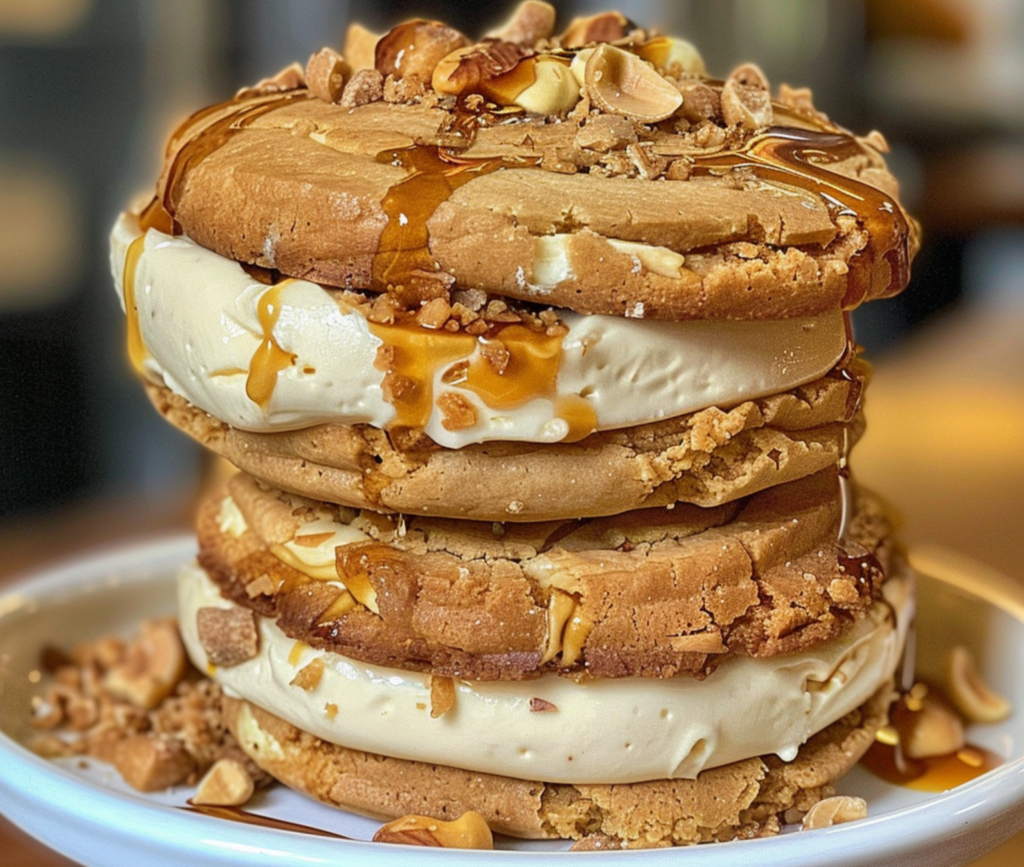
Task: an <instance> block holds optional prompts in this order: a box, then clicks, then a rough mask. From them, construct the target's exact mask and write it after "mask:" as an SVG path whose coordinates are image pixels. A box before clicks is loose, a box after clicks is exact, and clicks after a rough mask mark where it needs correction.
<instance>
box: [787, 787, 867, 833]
mask: <svg viewBox="0 0 1024 867" xmlns="http://www.w3.org/2000/svg"><path fill="white" fill-rule="evenodd" d="M867 816H868V805H867V801H865V800H864V799H863V798H852V797H849V796H846V795H842V796H840V795H837V796H835V797H833V798H824V799H823V800H821V801H818V803H817V804H815V805H814V806H813V807H811V809H810V810H808V811H807V815H806V816H804V820H803V828H804V830H805V831H812V830H814V829H816V828H831V827H832V826H833V825H841V824H843V823H844V822H855V821H857V820H858V819H866V818H867Z"/></svg>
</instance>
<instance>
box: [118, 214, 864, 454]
mask: <svg viewBox="0 0 1024 867" xmlns="http://www.w3.org/2000/svg"><path fill="white" fill-rule="evenodd" d="M140 236H141V231H140V229H139V226H138V221H137V220H136V218H135V217H134V216H133V215H130V214H124V215H122V217H121V218H120V219H119V220H118V221H117V223H116V225H115V226H114V229H113V233H112V236H111V266H112V270H113V273H114V278H115V282H116V285H117V290H118V292H119V294H120V296H121V305H122V308H124V309H126V313H127V315H128V316H129V317H130V323H129V327H130V328H134V323H137V325H138V335H139V337H140V339H141V343H142V344H143V346H144V350H145V351H144V353H143V357H142V358H141V359H138V363H139V364H140V365H141V366H142V368H143V373H144V374H145V375H146V376H147V377H149V378H151V379H152V380H154V381H156V382H163V383H164V384H166V385H167V386H168V387H169V388H170V389H171V390H173V391H174V392H176V393H177V394H179V395H181V396H182V397H184V398H185V399H186V400H188V401H189V402H190V403H192V404H193V405H195V406H197V407H198V408H200V409H202V410H205V411H206V412H209V413H210V414H211V415H213V416H215V417H217V418H219V419H221V420H222V421H225V422H227V423H228V424H231V425H233V426H235V427H238V428H241V429H244V430H252V431H273V430H286V429H295V428H301V427H306V426H310V425H314V424H319V423H323V422H340V423H343V424H356V423H369V424H372V425H374V426H376V427H380V428H387V427H388V426H389V425H391V424H392V423H393V422H395V419H396V411H395V406H394V405H393V404H392V403H390V402H389V401H388V400H387V399H386V397H385V392H384V388H383V387H382V386H383V384H384V372H383V371H382V370H381V369H380V368H379V367H378V366H375V362H376V363H379V359H380V356H379V354H378V353H379V350H380V349H381V348H382V346H383V345H384V341H383V340H382V339H381V337H379V336H378V335H379V333H381V332H382V331H386V329H380V328H376V329H374V328H371V325H370V323H368V322H367V320H366V318H365V317H364V316H363V315H362V314H361V313H360V312H358V311H357V310H354V309H352V308H350V307H348V306H346V305H345V304H343V303H342V302H340V301H338V300H337V298H336V295H332V294H331V293H330V292H329V291H327V290H325V289H324V288H322V287H321V286H319V285H318V284H315V283H311V282H308V281H305V280H286V281H283V282H282V283H280V284H277V285H276V286H267V285H264V284H262V283H259V282H258V281H256V280H254V279H253V278H252V277H251V276H250V275H249V274H247V273H246V271H245V270H244V269H243V268H242V267H241V266H240V265H239V264H238V263H237V262H234V261H232V260H230V259H227V258H224V257H222V256H220V255H218V254H216V253H213V252H212V251H210V250H207V249H205V248H203V247H200V246H199V245H198V244H196V243H194V242H193V241H191V240H190V239H189V238H187V237H183V236H178V237H171V236H169V235H165V234H162V233H161V232H158V231H156V230H154V229H150V230H148V231H147V232H146V233H145V236H144V240H138V239H139V238H140ZM556 240H557V239H556ZM136 241H138V245H136V246H135V247H134V248H133V244H134V243H135V242H136ZM139 245H141V249H140V246H139ZM641 246H642V245H635V244H634V245H632V246H631V248H630V249H631V250H632V254H633V255H634V256H635V258H636V261H637V267H639V268H649V267H655V266H656V263H658V262H661V261H662V259H664V256H663V255H657V254H659V252H660V251H661V250H662V248H655V247H651V248H645V250H640V251H639V252H638V251H637V250H635V249H633V248H638V247H641ZM130 250H131V252H132V255H131V257H130V259H131V262H132V264H131V265H130V269H131V273H130V274H129V276H128V278H127V279H126V276H125V263H126V260H128V259H129V251H130ZM665 252H671V251H665ZM641 253H642V254H643V255H641ZM673 255H674V254H673ZM645 262H646V263H647V264H644V263H645ZM656 269H657V268H656V267H655V270H656ZM126 294H128V295H130V296H131V297H130V298H128V299H127V301H126ZM632 312H633V314H634V315H637V312H636V311H632ZM561 318H562V321H563V322H564V324H565V325H566V326H567V328H568V333H567V334H566V335H565V336H564V338H563V339H562V341H561V345H560V347H559V348H558V351H559V355H560V357H559V358H558V359H557V378H556V380H555V382H554V385H553V388H548V389H547V391H544V392H539V391H538V392H531V388H530V384H529V383H527V387H526V388H525V389H523V388H522V384H520V386H519V390H520V391H522V392H523V397H522V399H515V400H513V401H512V404H514V405H509V403H508V402H507V401H506V403H505V404H503V405H501V406H492V405H490V403H489V402H488V401H489V400H491V402H492V403H493V399H491V398H488V397H487V396H481V393H480V392H479V390H474V389H472V388H470V387H467V386H466V384H465V383H462V382H460V381H458V377H453V376H452V371H453V370H455V369H456V368H458V366H459V364H460V362H462V361H468V362H470V363H471V364H472V363H476V362H480V361H481V359H482V358H484V357H485V356H484V352H485V350H486V346H485V344H486V341H483V340H480V341H475V342H474V341H467V340H466V338H465V335H458V337H460V338H462V345H463V346H465V345H466V344H467V343H468V344H469V345H470V348H469V350H468V351H466V352H464V353H463V354H462V355H461V356H458V355H456V356H454V357H453V356H451V355H448V356H446V357H445V358H444V360H443V362H442V361H441V360H440V359H438V360H437V362H436V363H435V362H434V360H433V359H422V360H421V361H420V362H418V363H421V364H425V365H427V368H428V369H427V382H428V383H430V385H431V388H432V394H431V396H430V398H431V405H430V407H429V418H427V420H426V422H425V423H424V424H423V429H424V431H425V432H426V433H427V435H428V436H430V437H431V438H432V439H433V440H434V441H435V442H437V443H439V444H440V445H442V446H446V447H448V448H460V447H462V446H465V445H468V444H470V443H478V442H485V441H489V440H515V441H524V442H537V443H552V442H560V441H562V440H565V439H566V438H567V437H569V436H570V435H571V436H572V437H578V436H581V435H585V434H586V433H588V432H590V431H591V430H607V429H615V428H622V427H629V426H633V425H637V424H643V423H645V422H650V421H656V420H659V419H665V418H672V417H674V416H678V415H682V414H685V413H689V412H694V411H697V410H700V409H704V408H707V407H709V406H732V405H735V404H737V403H740V402H742V401H744V400H748V399H752V398H756V397H764V396H766V395H769V394H775V393H777V392H781V391H785V390H787V389H790V388H794V387H796V386H798V385H801V384H804V383H806V382H810V381H812V380H814V379H817V378H819V377H820V376H822V375H824V374H825V373H827V372H828V371H829V370H830V369H831V368H832V367H833V366H834V365H835V364H836V362H837V361H838V360H839V359H840V358H841V357H842V356H843V354H844V352H845V351H846V347H847V336H846V328H845V323H844V320H843V315H842V313H841V312H839V311H836V312H834V313H829V314H825V315H822V316H818V317H810V318H797V319H790V320H781V321H767V322H724V321H691V322H663V321H653V320H648V321H642V320H638V319H630V318H626V317H616V316H584V315H580V314H576V313H573V312H571V311H563V312H562V313H561ZM435 334H436V335H437V338H438V340H437V342H435V344H433V346H434V347H435V349H432V350H431V351H432V352H433V351H438V352H440V350H441V349H443V350H444V351H445V352H447V350H448V348H449V347H448V346H447V343H454V339H455V336H451V337H452V339H451V340H450V341H449V340H448V336H446V335H447V333H446V332H444V333H442V332H435ZM474 343H475V345H473V344H474ZM436 347H440V349H436ZM257 366H259V367H260V370H256V371H255V373H256V374H258V377H257V378H258V379H259V380H260V383H261V386H260V387H261V389H262V392H261V393H262V395H263V396H262V397H260V396H259V395H257V397H256V398H254V397H253V396H251V395H252V393H253V389H252V388H251V387H250V386H251V384H252V380H253V375H254V368H256V367H257ZM499 379H500V377H499ZM452 396H454V397H455V398H457V399H458V401H460V402H461V403H463V404H465V405H468V406H469V407H471V408H472V410H473V412H472V414H471V417H472V418H474V419H475V420H474V421H473V423H471V424H469V423H467V421H466V416H465V414H463V418H462V419H461V420H460V421H459V422H458V423H457V424H453V423H452V420H451V418H448V417H447V416H446V411H445V409H444V406H443V405H444V404H445V400H446V399H447V400H448V406H449V407H450V406H451V398H452ZM581 418H583V419H584V421H583V422H581V421H580V419H581ZM581 424H582V428H581ZM453 428H455V429H453Z"/></svg>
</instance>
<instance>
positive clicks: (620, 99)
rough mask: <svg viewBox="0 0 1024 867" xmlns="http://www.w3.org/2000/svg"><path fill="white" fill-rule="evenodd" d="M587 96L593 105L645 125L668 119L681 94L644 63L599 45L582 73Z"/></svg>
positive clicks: (675, 108) (616, 49) (626, 54)
mask: <svg viewBox="0 0 1024 867" xmlns="http://www.w3.org/2000/svg"><path fill="white" fill-rule="evenodd" d="M584 82H585V87H586V91H587V93H588V94H589V95H590V99H591V101H592V102H593V104H594V106H595V107H597V108H599V109H601V110H602V111H606V112H609V113H610V114H621V115H625V116H627V117H631V118H635V119H637V120H639V121H642V122H644V123H655V122H657V121H659V120H664V119H665V118H667V117H671V116H672V115H673V114H675V113H676V111H677V110H678V109H679V107H680V106H681V105H682V104H683V95H682V94H681V93H680V92H679V89H678V88H677V87H676V86H675V85H673V84H672V83H671V82H670V81H668V80H666V79H665V78H664V77H662V75H661V73H659V72H658V71H657V70H656V69H655V68H654V67H653V66H651V65H650V64H649V63H648V62H647V61H645V60H641V59H640V58H639V57H637V56H636V55H635V54H631V53H630V52H628V51H623V50H622V49H621V48H616V47H615V46H614V45H599V46H598V47H597V48H596V49H595V50H594V52H593V53H592V54H591V55H590V57H589V59H588V60H587V66H586V69H585V71H584Z"/></svg>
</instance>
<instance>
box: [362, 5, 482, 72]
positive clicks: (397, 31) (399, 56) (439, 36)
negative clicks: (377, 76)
mask: <svg viewBox="0 0 1024 867" xmlns="http://www.w3.org/2000/svg"><path fill="white" fill-rule="evenodd" d="M468 44H469V40H468V39H466V37H465V36H463V35H462V34H461V33H459V31H458V30H455V29H453V28H451V27H449V26H448V25H447V24H442V23H441V22H439V21H424V20H422V19H417V20H415V21H408V22H406V23H405V24H399V25H398V26H397V27H394V28H392V29H391V30H390V31H389V32H388V33H386V34H384V36H382V37H381V38H380V41H379V42H378V43H377V47H376V49H375V50H374V66H375V67H376V68H377V69H378V70H379V71H380V72H381V74H383V75H384V76H385V77H386V76H388V75H393V76H394V77H395V78H396V79H411V80H413V81H418V82H424V83H429V82H430V79H431V77H432V76H433V74H434V67H436V66H437V64H438V63H440V62H441V60H442V59H443V58H444V57H446V56H447V55H449V54H451V53H452V52H453V51H455V49H456V48H462V47H463V46H464V45H468Z"/></svg>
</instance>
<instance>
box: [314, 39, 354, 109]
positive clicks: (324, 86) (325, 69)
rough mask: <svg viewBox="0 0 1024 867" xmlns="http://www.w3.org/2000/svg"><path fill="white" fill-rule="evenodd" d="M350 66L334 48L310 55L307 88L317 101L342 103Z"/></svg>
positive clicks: (322, 49) (323, 49)
mask: <svg viewBox="0 0 1024 867" xmlns="http://www.w3.org/2000/svg"><path fill="white" fill-rule="evenodd" d="M347 71H348V65H347V64H346V63H345V61H344V60H343V59H342V56H341V55H340V54H338V52H337V51H335V50H334V49H332V48H321V49H320V50H319V51H318V52H317V53H316V54H313V55H310V58H309V61H308V62H307V63H306V86H307V87H308V88H309V91H310V93H312V94H313V95H314V96H315V97H317V99H322V100H323V101H324V102H328V103H336V102H340V101H341V94H342V92H343V90H344V86H345V73H346V72H347Z"/></svg>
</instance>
